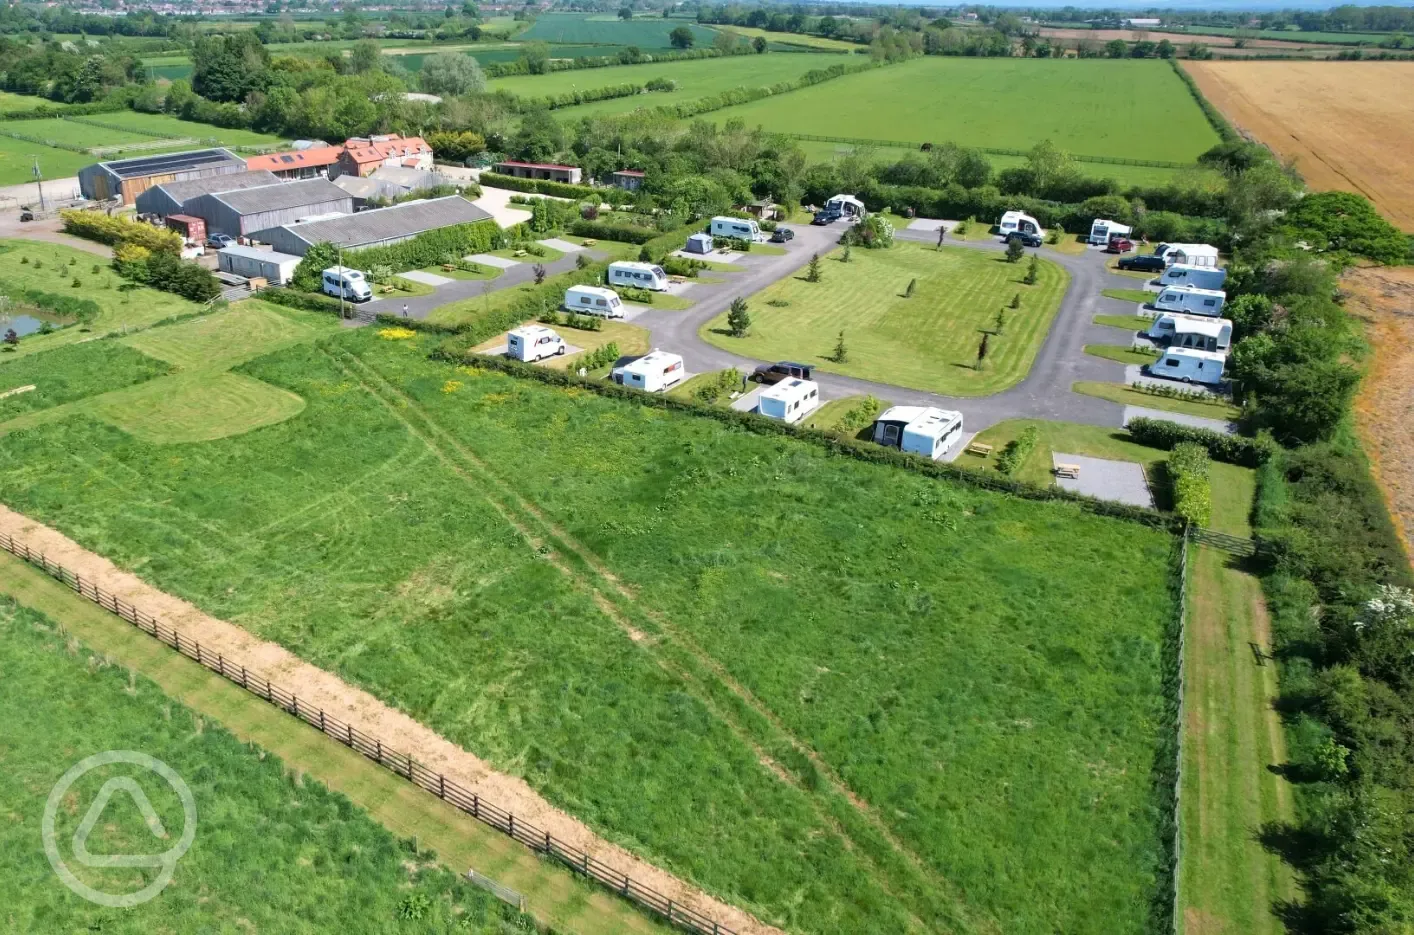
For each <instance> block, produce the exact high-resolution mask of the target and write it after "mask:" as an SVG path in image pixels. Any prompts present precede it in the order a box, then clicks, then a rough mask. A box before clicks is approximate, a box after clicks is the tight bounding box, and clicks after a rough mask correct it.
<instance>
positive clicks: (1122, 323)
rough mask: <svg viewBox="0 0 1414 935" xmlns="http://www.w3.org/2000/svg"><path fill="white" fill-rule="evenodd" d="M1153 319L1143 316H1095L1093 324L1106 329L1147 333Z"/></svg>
mask: <svg viewBox="0 0 1414 935" xmlns="http://www.w3.org/2000/svg"><path fill="white" fill-rule="evenodd" d="M1153 323H1154V319H1152V318H1145V317H1144V316H1143V315H1096V316H1095V324H1097V325H1104V326H1105V327H1107V328H1123V329H1124V330H1125V331H1148V330H1149V327H1150V326H1151V325H1152V324H1153Z"/></svg>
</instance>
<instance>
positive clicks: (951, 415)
mask: <svg viewBox="0 0 1414 935" xmlns="http://www.w3.org/2000/svg"><path fill="white" fill-rule="evenodd" d="M961 437H962V413H960V412H954V411H952V410H950V409H934V408H932V407H931V406H894V407H893V408H891V409H886V410H885V411H884V413H883V414H882V415H880V416H879V418H877V419H875V420H874V441H875V442H876V443H877V444H880V445H886V446H888V447H890V448H898V449H899V450H901V451H908V452H912V453H913V454H920V455H923V456H924V457H925V458H932V459H933V460H934V461H940V460H942V458H943V457H944V456H945V455H946V454H947V453H948V451H949V449H951V448H952V446H953V445H954V444H955V443H956V442H957V441H958V439H960V438H961Z"/></svg>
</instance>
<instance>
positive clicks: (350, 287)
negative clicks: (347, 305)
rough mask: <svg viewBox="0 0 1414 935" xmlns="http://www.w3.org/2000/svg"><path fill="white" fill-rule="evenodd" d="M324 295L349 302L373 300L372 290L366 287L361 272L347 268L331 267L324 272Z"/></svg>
mask: <svg viewBox="0 0 1414 935" xmlns="http://www.w3.org/2000/svg"><path fill="white" fill-rule="evenodd" d="M322 278H323V280H324V294H325V295H332V296H333V297H334V298H336V299H338V298H343V299H347V300H348V301H350V302H367V301H368V300H369V299H371V298H373V290H372V289H370V288H369V287H368V280H367V279H365V278H364V275H363V271H362V270H356V269H349V268H348V267H347V266H331V267H329V268H328V269H326V270H325V271H324V275H323V277H322Z"/></svg>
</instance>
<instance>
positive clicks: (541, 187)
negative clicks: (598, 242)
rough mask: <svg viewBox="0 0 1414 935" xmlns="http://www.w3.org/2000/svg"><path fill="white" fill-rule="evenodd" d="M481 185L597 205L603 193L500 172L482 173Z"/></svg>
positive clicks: (578, 186) (562, 183)
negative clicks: (591, 202)
mask: <svg viewBox="0 0 1414 935" xmlns="http://www.w3.org/2000/svg"><path fill="white" fill-rule="evenodd" d="M481 184H482V185H489V186H491V187H492V188H508V189H510V190H511V191H515V192H533V193H535V194H537V195H554V196H555V197H557V198H572V199H574V200H576V201H584V200H586V199H589V200H593V201H594V202H595V203H596V204H597V203H598V202H599V201H600V200H601V199H602V196H603V194H604V193H603V192H602V191H600V190H599V189H597V188H592V187H590V186H588V185H570V184H567V183H565V182H551V181H548V180H546V179H518V178H516V177H515V176H513V175H501V174H500V173H499V172H483V173H481Z"/></svg>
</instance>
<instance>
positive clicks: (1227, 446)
mask: <svg viewBox="0 0 1414 935" xmlns="http://www.w3.org/2000/svg"><path fill="white" fill-rule="evenodd" d="M1126 428H1127V429H1128V430H1129V434H1130V435H1131V436H1132V437H1133V438H1134V440H1135V441H1136V442H1138V443H1139V444H1141V445H1149V446H1151V447H1154V448H1162V449H1164V450H1166V451H1167V450H1171V449H1172V448H1173V447H1174V446H1175V445H1177V444H1180V443H1182V442H1196V443H1198V444H1199V445H1202V446H1203V447H1204V448H1206V449H1207V451H1208V455H1209V457H1211V458H1212V459H1213V460H1214V461H1226V462H1227V463H1229V464H1238V465H1241V466H1243V467H1260V466H1261V465H1263V464H1265V463H1266V462H1267V460H1268V459H1269V458H1271V457H1272V454H1273V453H1274V452H1275V451H1276V450H1277V446H1276V443H1275V442H1273V441H1272V440H1271V439H1270V438H1268V437H1266V436H1263V435H1259V436H1258V437H1257V438H1247V437H1245V436H1242V435H1224V434H1223V433H1222V432H1214V431H1213V430H1212V429H1200V428H1195V427H1194V426H1191V425H1180V424H1179V423H1177V422H1170V421H1169V420H1167V419H1131V420H1130V422H1129V425H1128V426H1126Z"/></svg>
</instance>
